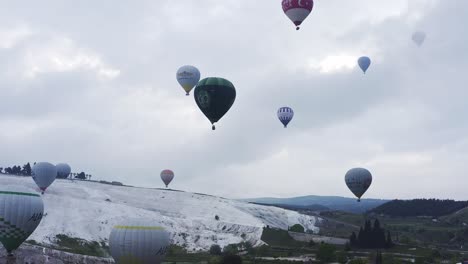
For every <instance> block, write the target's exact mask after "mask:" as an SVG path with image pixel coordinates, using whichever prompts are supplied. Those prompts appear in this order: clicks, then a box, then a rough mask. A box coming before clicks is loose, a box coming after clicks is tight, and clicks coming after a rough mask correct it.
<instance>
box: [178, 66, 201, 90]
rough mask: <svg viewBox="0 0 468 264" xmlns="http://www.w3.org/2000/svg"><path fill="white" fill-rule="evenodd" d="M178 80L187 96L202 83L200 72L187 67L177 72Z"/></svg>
mask: <svg viewBox="0 0 468 264" xmlns="http://www.w3.org/2000/svg"><path fill="white" fill-rule="evenodd" d="M176 78H177V81H178V82H179V84H180V86H182V88H184V90H185V93H186V95H189V94H190V91H191V90H192V89H193V87H195V85H197V83H198V81H200V71H199V70H198V69H197V68H196V67H194V66H191V65H185V66H182V67H180V68H179V70H177V73H176Z"/></svg>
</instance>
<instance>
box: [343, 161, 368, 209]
mask: <svg viewBox="0 0 468 264" xmlns="http://www.w3.org/2000/svg"><path fill="white" fill-rule="evenodd" d="M345 182H346V185H347V186H348V188H349V189H350V190H351V192H352V193H353V194H354V195H356V197H357V198H358V202H360V201H361V196H362V195H363V194H364V193H365V192H366V191H367V189H369V186H370V185H371V183H372V174H371V173H370V172H369V171H368V170H366V169H363V168H354V169H350V170H349V171H348V172H347V173H346V175H345Z"/></svg>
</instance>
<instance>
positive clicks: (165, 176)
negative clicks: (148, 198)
mask: <svg viewBox="0 0 468 264" xmlns="http://www.w3.org/2000/svg"><path fill="white" fill-rule="evenodd" d="M172 179H174V172H173V171H171V170H163V171H161V180H162V181H163V182H164V184H166V188H167V186H169V183H171V181H172Z"/></svg>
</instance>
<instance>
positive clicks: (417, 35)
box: [411, 31, 426, 47]
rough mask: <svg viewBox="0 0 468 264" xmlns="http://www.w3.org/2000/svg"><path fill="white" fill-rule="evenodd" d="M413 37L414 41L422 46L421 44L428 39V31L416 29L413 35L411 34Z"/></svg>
mask: <svg viewBox="0 0 468 264" xmlns="http://www.w3.org/2000/svg"><path fill="white" fill-rule="evenodd" d="M411 39H412V40H413V41H414V43H416V45H418V46H419V47H421V45H422V44H423V43H424V40H425V39H426V33H424V32H422V31H416V32H414V33H413V36H411Z"/></svg>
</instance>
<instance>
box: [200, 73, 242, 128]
mask: <svg viewBox="0 0 468 264" xmlns="http://www.w3.org/2000/svg"><path fill="white" fill-rule="evenodd" d="M235 100H236V89H235V88H234V85H233V84H232V83H231V82H230V81H228V80H226V79H223V78H218V77H210V78H205V79H203V80H201V81H200V82H199V83H198V84H197V87H195V102H196V103H197V105H198V107H199V108H200V110H201V111H202V112H203V114H205V116H206V117H207V118H208V119H209V120H210V122H211V124H212V129H213V130H215V125H214V123H216V122H218V121H219V119H221V117H223V116H224V114H226V113H227V111H229V109H230V108H231V106H232V104H233V103H234V101H235Z"/></svg>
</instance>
